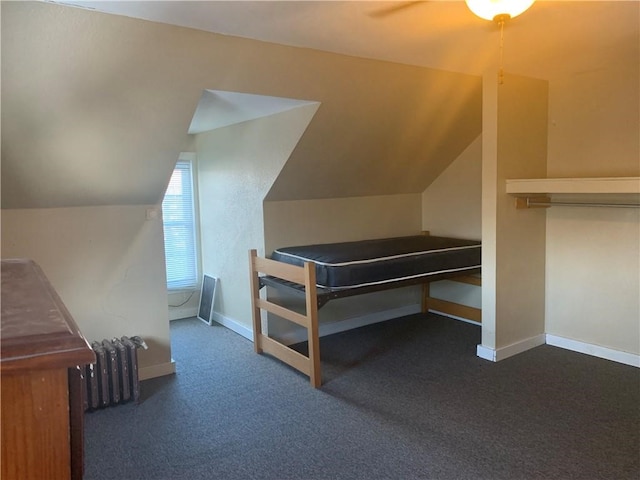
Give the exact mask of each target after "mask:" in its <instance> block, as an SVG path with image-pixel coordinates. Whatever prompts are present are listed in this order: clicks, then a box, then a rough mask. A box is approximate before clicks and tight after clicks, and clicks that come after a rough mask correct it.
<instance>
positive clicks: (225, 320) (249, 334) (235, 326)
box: [211, 312, 253, 342]
mask: <svg viewBox="0 0 640 480" xmlns="http://www.w3.org/2000/svg"><path fill="white" fill-rule="evenodd" d="M211 318H212V319H213V321H214V322H216V323H219V324H220V325H222V326H225V327H227V328H228V329H229V330H233V331H234V332H236V333H237V334H239V335H242V336H243V337H244V338H247V339H249V340H251V341H252V342H253V330H252V329H251V328H247V327H245V326H244V325H242V324H241V323H239V322H237V321H236V320H232V319H230V318H229V317H225V316H224V315H222V314H220V313H218V312H213V313H212V314H211Z"/></svg>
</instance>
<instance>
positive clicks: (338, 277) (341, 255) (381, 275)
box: [271, 235, 481, 290]
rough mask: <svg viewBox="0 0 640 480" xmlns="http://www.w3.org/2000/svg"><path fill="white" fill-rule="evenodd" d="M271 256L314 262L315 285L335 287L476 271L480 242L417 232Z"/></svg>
mask: <svg viewBox="0 0 640 480" xmlns="http://www.w3.org/2000/svg"><path fill="white" fill-rule="evenodd" d="M271 258H272V259H273V260H278V261H281V262H285V263H290V264H293V265H300V266H301V265H303V264H304V262H307V261H311V262H314V263H315V266H316V283H317V285H318V287H321V288H327V289H331V290H339V289H347V288H358V287H365V286H370V285H378V284H383V283H390V282H395V281H400V280H408V279H415V278H421V277H428V276H431V275H436V274H442V273H455V272H460V273H461V274H463V273H465V272H466V271H471V270H477V269H479V268H480V265H481V244H480V242H479V241H476V240H465V239H458V238H448V237H433V236H428V235H416V236H411V237H395V238H382V239H377V240H362V241H357V242H343V243H329V244H319V245H305V246H298V247H286V248H278V249H276V250H275V251H274V252H273V254H272V255H271Z"/></svg>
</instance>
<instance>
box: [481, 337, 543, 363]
mask: <svg viewBox="0 0 640 480" xmlns="http://www.w3.org/2000/svg"><path fill="white" fill-rule="evenodd" d="M544 343H545V335H544V334H543V333H541V334H540V335H536V336H535V337H531V338H526V339H524V340H521V341H519V342H516V343H512V344H511V345H507V346H506V347H500V348H497V349H494V348H489V347H485V346H484V345H478V347H477V349H476V355H478V356H479V357H480V358H484V359H485V360H489V361H491V362H499V361H500V360H504V359H505V358H509V357H513V356H514V355H517V354H518V353H522V352H526V351H527V350H530V349H532V348H534V347H538V346H540V345H544Z"/></svg>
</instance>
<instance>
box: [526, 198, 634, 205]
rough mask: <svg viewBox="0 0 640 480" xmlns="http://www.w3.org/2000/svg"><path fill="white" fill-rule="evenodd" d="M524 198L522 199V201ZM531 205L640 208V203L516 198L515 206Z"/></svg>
mask: <svg viewBox="0 0 640 480" xmlns="http://www.w3.org/2000/svg"><path fill="white" fill-rule="evenodd" d="M523 200H524V201H523ZM531 207H604V208H640V203H591V202H555V201H550V200H542V199H536V198H529V197H527V198H518V199H517V201H516V208H531Z"/></svg>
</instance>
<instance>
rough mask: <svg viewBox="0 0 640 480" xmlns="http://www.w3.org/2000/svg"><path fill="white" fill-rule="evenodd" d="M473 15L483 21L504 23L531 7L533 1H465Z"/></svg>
mask: <svg viewBox="0 0 640 480" xmlns="http://www.w3.org/2000/svg"><path fill="white" fill-rule="evenodd" d="M465 2H466V3H467V7H469V10H471V11H472V12H473V13H475V14H476V15H477V16H479V17H480V18H484V19H485V20H493V21H495V22H498V23H504V22H505V21H507V20H509V19H510V18H513V17H517V16H518V15H520V14H521V13H522V12H524V11H525V10H527V9H528V8H529V7H530V6H531V5H533V2H534V0H465Z"/></svg>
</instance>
